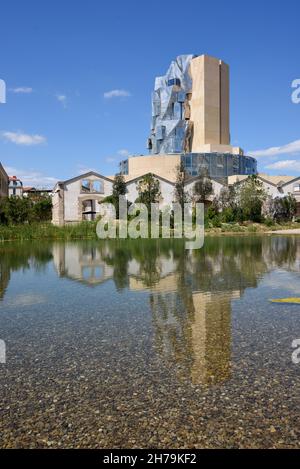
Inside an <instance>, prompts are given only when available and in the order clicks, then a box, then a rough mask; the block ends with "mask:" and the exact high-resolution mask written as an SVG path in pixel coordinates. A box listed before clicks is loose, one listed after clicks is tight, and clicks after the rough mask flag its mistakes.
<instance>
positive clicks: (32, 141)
mask: <svg viewBox="0 0 300 469" xmlns="http://www.w3.org/2000/svg"><path fill="white" fill-rule="evenodd" d="M1 136H2V138H3V139H4V140H6V141H7V142H11V143H15V144H16V145H26V146H30V145H41V144H42V143H46V141H47V139H46V137H43V135H37V134H36V135H30V134H24V133H22V132H9V131H4V132H2V133H1Z"/></svg>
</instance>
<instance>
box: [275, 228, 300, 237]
mask: <svg viewBox="0 0 300 469" xmlns="http://www.w3.org/2000/svg"><path fill="white" fill-rule="evenodd" d="M268 233H270V234H291V235H292V234H296V235H300V228H296V229H291V230H276V231H268Z"/></svg>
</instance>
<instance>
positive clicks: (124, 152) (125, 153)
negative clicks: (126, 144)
mask: <svg viewBox="0 0 300 469" xmlns="http://www.w3.org/2000/svg"><path fill="white" fill-rule="evenodd" d="M129 155H130V152H129V151H128V150H126V148H122V149H121V150H118V151H117V155H116V156H107V157H106V158H105V161H106V163H119V162H120V159H123V158H128V156H129Z"/></svg>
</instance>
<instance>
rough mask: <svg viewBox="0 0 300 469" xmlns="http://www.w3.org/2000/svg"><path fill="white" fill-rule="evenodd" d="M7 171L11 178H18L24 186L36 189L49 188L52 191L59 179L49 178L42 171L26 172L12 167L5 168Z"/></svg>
mask: <svg viewBox="0 0 300 469" xmlns="http://www.w3.org/2000/svg"><path fill="white" fill-rule="evenodd" d="M4 169H5V171H6V172H7V174H8V175H9V176H17V177H18V178H19V179H21V181H22V182H23V186H32V187H35V188H36V189H38V188H49V189H52V188H53V187H54V185H55V184H56V182H57V181H58V179H57V178H55V177H52V176H47V175H45V174H44V173H41V172H40V171H35V170H24V169H18V168H13V167H10V166H5V168H4Z"/></svg>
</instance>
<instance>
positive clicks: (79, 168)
mask: <svg viewBox="0 0 300 469" xmlns="http://www.w3.org/2000/svg"><path fill="white" fill-rule="evenodd" d="M90 171H94V172H95V173H98V172H99V171H98V170H97V169H95V168H92V167H90V166H86V165H83V164H78V165H77V170H76V173H77V175H78V176H79V175H80V174H85V173H89V172H90Z"/></svg>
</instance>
